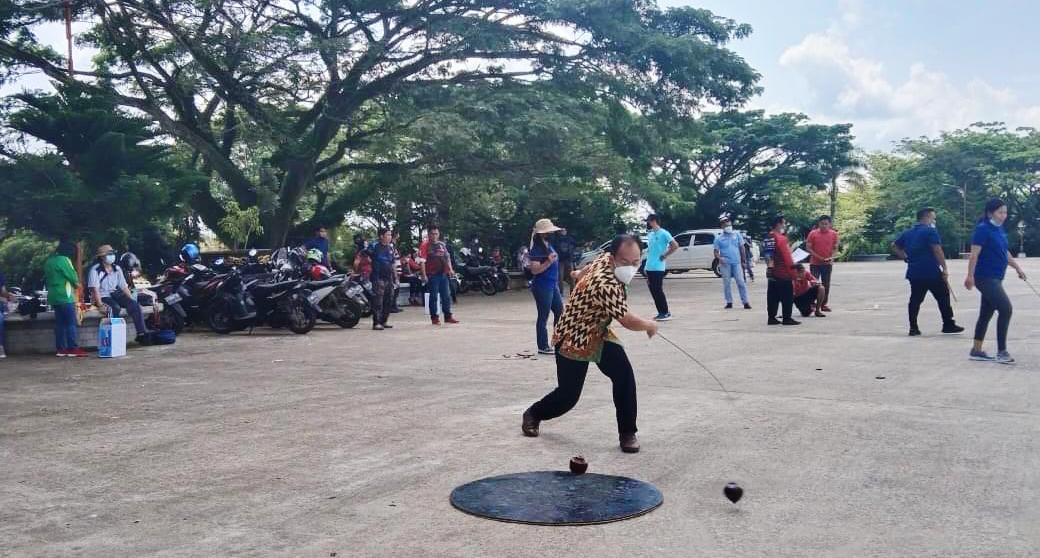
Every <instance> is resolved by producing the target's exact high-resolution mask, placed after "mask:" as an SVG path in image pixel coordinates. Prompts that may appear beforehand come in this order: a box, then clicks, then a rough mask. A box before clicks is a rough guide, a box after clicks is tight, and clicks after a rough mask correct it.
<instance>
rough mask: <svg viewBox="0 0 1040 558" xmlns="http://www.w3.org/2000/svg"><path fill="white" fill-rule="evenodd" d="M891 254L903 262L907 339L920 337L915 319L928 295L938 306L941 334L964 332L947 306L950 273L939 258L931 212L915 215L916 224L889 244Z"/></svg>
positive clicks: (938, 241)
mask: <svg viewBox="0 0 1040 558" xmlns="http://www.w3.org/2000/svg"><path fill="white" fill-rule="evenodd" d="M892 251H894V252H895V253H896V255H897V256H899V257H900V258H902V259H903V261H905V262H906V279H907V280H908V281H910V304H909V305H908V306H907V311H908V313H909V317H910V336H911V337H914V336H917V335H921V329H920V328H919V327H917V315H918V313H919V312H920V310H921V303H922V302H924V297H925V295H927V294H928V293H929V292H931V293H932V296H933V297H935V301H936V302H937V303H938V304H939V314H940V315H941V316H942V322H943V327H942V332H943V333H960V332H962V331H964V328H963V327H961V326H959V325H957V323H956V322H954V321H953V308H952V307H951V306H950V284H949V276H950V270H949V267H947V265H946V255H945V254H943V249H942V240H941V239H940V238H939V232H938V231H937V230H936V229H935V210H934V209H932V208H931V207H925V208H923V209H921V210H920V211H918V212H917V224H916V225H914V227H913V228H911V229H909V230H907V231H905V232H903V234H901V235H899V238H897V239H896V241H895V242H893V243H892Z"/></svg>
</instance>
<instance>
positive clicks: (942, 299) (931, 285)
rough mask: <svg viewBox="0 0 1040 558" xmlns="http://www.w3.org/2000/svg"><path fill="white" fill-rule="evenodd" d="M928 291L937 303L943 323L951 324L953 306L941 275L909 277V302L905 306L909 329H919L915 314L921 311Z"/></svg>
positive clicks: (948, 290)
mask: <svg viewBox="0 0 1040 558" xmlns="http://www.w3.org/2000/svg"><path fill="white" fill-rule="evenodd" d="M928 293H932V296H933V297H934V298H935V302H936V303H938V304H939V315H940V316H942V322H943V325H944V326H946V325H953V307H952V306H950V289H949V287H948V286H947V285H946V281H945V280H944V279H943V278H942V277H938V278H934V279H910V303H909V304H907V307H906V309H907V314H908V316H909V318H910V329H920V328H918V327H917V315H918V314H919V313H920V312H921V303H922V302H924V297H925V296H926V295H927V294H928Z"/></svg>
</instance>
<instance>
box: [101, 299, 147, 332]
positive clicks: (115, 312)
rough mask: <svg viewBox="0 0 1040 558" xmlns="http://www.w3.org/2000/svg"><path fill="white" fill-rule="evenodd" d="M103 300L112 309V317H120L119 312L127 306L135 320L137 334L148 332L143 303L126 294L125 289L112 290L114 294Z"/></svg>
mask: <svg viewBox="0 0 1040 558" xmlns="http://www.w3.org/2000/svg"><path fill="white" fill-rule="evenodd" d="M101 302H104V303H105V306H108V307H109V308H111V309H112V317H113V318H118V317H119V313H120V312H121V311H122V309H123V308H126V313H127V314H129V315H130V317H131V318H132V319H133V320H134V330H135V331H136V332H137V335H144V334H145V333H147V332H148V327H147V326H145V325H144V314H143V313H142V312H141V305H140V304H138V303H137V301H136V300H134V299H132V298H130V297H128V296H126V293H124V292H123V291H112V294H111V295H109V296H106V297H105V298H102V299H101Z"/></svg>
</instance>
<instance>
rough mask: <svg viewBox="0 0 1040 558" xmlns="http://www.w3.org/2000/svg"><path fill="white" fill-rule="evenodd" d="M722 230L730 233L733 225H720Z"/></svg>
mask: <svg viewBox="0 0 1040 558" xmlns="http://www.w3.org/2000/svg"><path fill="white" fill-rule="evenodd" d="M722 230H724V231H726V232H728V233H731V232H733V225H726V226H725V227H722Z"/></svg>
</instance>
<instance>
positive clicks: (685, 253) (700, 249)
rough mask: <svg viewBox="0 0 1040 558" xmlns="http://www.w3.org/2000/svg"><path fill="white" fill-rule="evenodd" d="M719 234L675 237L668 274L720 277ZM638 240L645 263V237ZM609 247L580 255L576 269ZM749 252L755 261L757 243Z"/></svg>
mask: <svg viewBox="0 0 1040 558" xmlns="http://www.w3.org/2000/svg"><path fill="white" fill-rule="evenodd" d="M740 233H741V234H743V235H744V237H745V238H747V236H748V235H747V233H746V232H743V231H740ZM720 234H722V229H696V230H690V231H683V232H681V233H679V234H677V235H675V236H674V238H675V242H676V243H677V244H678V245H679V249H678V250H676V251H675V252H674V253H673V254H672V255H671V256H669V257H668V272H669V273H685V272H687V271H693V270H696V269H710V270H711V271H713V272H714V273H715V275H716V276H720V277H721V276H722V273H721V272H719V262H718V260H716V259H715V237H716V236H718V235H720ZM640 240H641V242H642V244H643V261H644V262H645V261H646V237H645V236H643V237H640ZM609 245H610V241H607V242H604V243H603V244H601V245H599V246H598V247H597V248H596V249H594V250H589V251H588V252H585V253H584V254H582V256H581V260H579V262H578V268H579V269H580V268H581V267H583V266H585V265H587V264H589V263H590V262H592V261H593V260H595V259H596V258H597V257H599V255H600V254H602V253H603V251H604V250H605V249H606V248H607V246H609ZM751 251H752V254H753V255H754V256H755V259H756V260H757V259H758V255H759V249H758V243H757V242H755V241H751ZM639 272H640V273H642V272H643V265H642V264H640V266H639Z"/></svg>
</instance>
